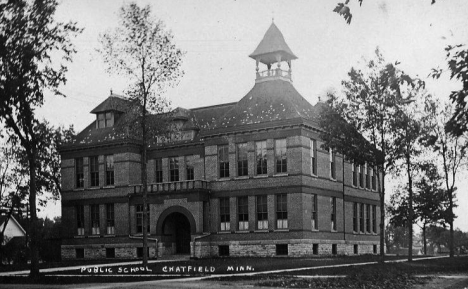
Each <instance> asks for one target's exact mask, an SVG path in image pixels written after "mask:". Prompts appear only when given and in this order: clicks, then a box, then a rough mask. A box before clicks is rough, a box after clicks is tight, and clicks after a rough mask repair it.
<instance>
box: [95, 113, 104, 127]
mask: <svg viewBox="0 0 468 289" xmlns="http://www.w3.org/2000/svg"><path fill="white" fill-rule="evenodd" d="M97 118H98V128H105V127H106V118H105V116H104V114H103V113H99V114H98V115H97Z"/></svg>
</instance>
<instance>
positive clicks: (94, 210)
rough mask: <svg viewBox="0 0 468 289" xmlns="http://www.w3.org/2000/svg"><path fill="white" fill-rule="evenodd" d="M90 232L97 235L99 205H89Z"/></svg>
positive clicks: (98, 232)
mask: <svg viewBox="0 0 468 289" xmlns="http://www.w3.org/2000/svg"><path fill="white" fill-rule="evenodd" d="M91 234H93V235H99V234H100V231H99V205H91Z"/></svg>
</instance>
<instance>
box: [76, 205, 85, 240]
mask: <svg viewBox="0 0 468 289" xmlns="http://www.w3.org/2000/svg"><path fill="white" fill-rule="evenodd" d="M75 210H76V211H75V212H76V229H77V230H76V232H77V235H78V236H84V234H85V217H84V205H76V206H75Z"/></svg>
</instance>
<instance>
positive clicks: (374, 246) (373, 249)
mask: <svg viewBox="0 0 468 289" xmlns="http://www.w3.org/2000/svg"><path fill="white" fill-rule="evenodd" d="M372 251H373V252H374V254H377V245H372Z"/></svg>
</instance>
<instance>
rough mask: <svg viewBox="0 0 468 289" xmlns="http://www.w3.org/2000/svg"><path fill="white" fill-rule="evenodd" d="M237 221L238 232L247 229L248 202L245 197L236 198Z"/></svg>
mask: <svg viewBox="0 0 468 289" xmlns="http://www.w3.org/2000/svg"><path fill="white" fill-rule="evenodd" d="M237 219H238V222H239V230H240V231H243V230H248V229H249V200H248V198H247V197H238V198H237Z"/></svg>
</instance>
